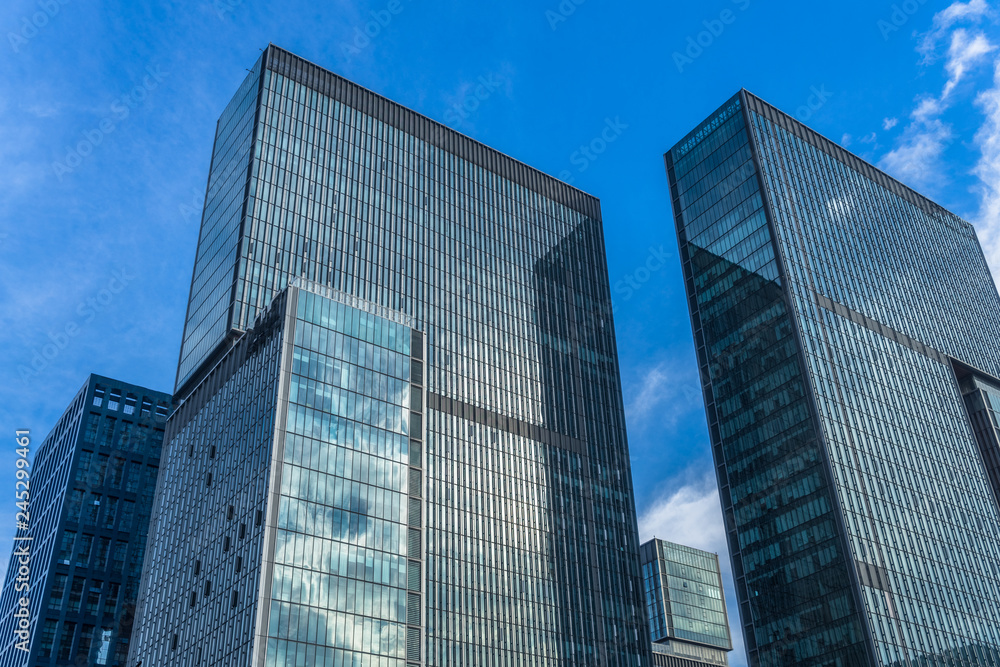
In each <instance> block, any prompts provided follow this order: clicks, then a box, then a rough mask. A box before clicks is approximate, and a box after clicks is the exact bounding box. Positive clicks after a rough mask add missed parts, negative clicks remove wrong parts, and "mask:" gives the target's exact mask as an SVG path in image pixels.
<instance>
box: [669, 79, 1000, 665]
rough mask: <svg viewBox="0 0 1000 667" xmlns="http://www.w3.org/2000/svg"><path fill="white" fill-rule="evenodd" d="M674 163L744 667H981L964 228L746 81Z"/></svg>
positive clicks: (990, 302) (970, 285)
mask: <svg viewBox="0 0 1000 667" xmlns="http://www.w3.org/2000/svg"><path fill="white" fill-rule="evenodd" d="M666 164H667V172H668V178H669V181H670V187H671V196H672V200H673V207H674V217H675V222H676V225H677V232H678V238H679V242H680V247H681V256H682V262H683V268H684V279H685V283H686V288H687V294H688V301H689V306H690V310H691V319H692V325H693V329H694V335H695V342H696V346H697V349H698V357H699V364H700V367H701V377H702V383H703V388H704V395H705V400H706V408H707V414H708V419H709V430H710V434H711V438H712V444H713V453H714V457H715V461H716V464H717V473H718V479H719V485H720V492H721V496H722V500H723V509H724V514H725V517H726V523H727V530H728V537H729V544H730V549H731V553H732V557H733V563H734V572H735V574H736V576H737V591H738V593H739V596H740V609H741V616H742V619H741V620H742V623H743V626H744V632H745V635H746V638H747V648H748V651H749V654H750V659H751V662H752V664H754V665H831V666H832V665H844V666H848V665H850V666H853V665H900V666H902V665H923V664H949V665H961V666H963V667H973V666H977V667H978V666H981V665H987V666H989V667H993V666H994V665H996V664H997V651H998V649H1000V630H998V626H997V623H996V619H997V618H1000V514H998V510H997V506H996V504H995V502H994V501H993V498H992V493H991V490H990V486H989V484H990V482H989V478H988V475H987V470H986V467H985V466H984V463H983V458H982V457H981V455H980V449H979V445H978V444H977V441H976V437H975V435H974V432H973V427H972V424H971V422H970V421H969V417H968V415H967V413H966V408H965V402H964V400H963V392H962V390H961V388H960V385H959V381H958V373H959V371H958V370H957V369H959V368H961V367H970V368H973V369H977V373H979V374H981V375H982V376H984V377H990V378H996V377H997V374H998V373H1000V347H998V346H997V342H998V341H1000V337H998V334H1000V296H998V294H997V290H996V287H995V285H994V283H993V280H992V278H991V276H990V273H989V270H988V268H987V266H986V262H985V259H984V257H983V254H982V251H981V249H980V247H979V244H978V241H977V239H976V235H975V232H974V230H973V228H972V226H971V225H969V224H968V223H967V222H965V221H963V220H961V219H960V218H958V217H957V216H955V215H953V214H951V213H949V212H948V211H946V210H944V209H942V208H941V207H940V206H937V205H936V204H934V203H932V202H930V201H929V200H927V199H926V198H924V197H922V196H920V195H919V194H917V193H915V192H913V191H912V190H910V189H908V188H906V187H905V186H903V185H901V184H900V183H898V182H896V181H894V180H892V179H891V178H889V177H888V176H886V175H885V174H883V173H881V172H879V171H878V170H877V169H875V168H874V167H872V166H870V165H868V164H867V163H864V162H862V161H861V160H859V159H858V158H856V157H855V156H853V155H851V154H850V153H848V152H847V151H845V150H843V149H842V148H840V147H838V146H836V145H835V144H833V143H832V142H830V141H828V140H826V139H824V138H823V137H821V136H819V135H818V134H816V133H815V132H813V131H811V130H809V129H808V128H807V127H805V126H804V125H802V124H801V123H799V122H797V121H795V120H794V119H792V118H790V117H789V116H787V115H785V114H782V113H781V112H779V111H777V110H776V109H774V108H773V107H771V106H770V105H767V104H766V103H764V102H763V101H761V100H760V99H759V98H756V97H754V96H753V95H750V94H749V93H747V92H746V91H741V92H740V93H739V94H738V95H737V96H736V97H734V98H733V99H732V100H730V101H729V102H727V103H726V104H725V105H723V107H722V108H720V109H719V110H718V111H717V112H716V113H715V114H713V115H712V116H711V117H710V118H709V119H708V120H707V121H706V122H705V123H703V124H702V125H701V126H699V127H698V128H697V129H696V130H695V131H694V132H692V133H691V134H690V135H689V136H688V137H686V138H685V139H684V140H682V141H681V142H680V143H679V144H678V145H677V146H675V147H674V148H673V149H672V150H671V151H670V152H669V153H667V155H666Z"/></svg>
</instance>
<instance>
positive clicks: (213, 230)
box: [177, 62, 260, 389]
mask: <svg viewBox="0 0 1000 667" xmlns="http://www.w3.org/2000/svg"><path fill="white" fill-rule="evenodd" d="M259 87H260V63H259V62H258V63H257V65H256V66H255V67H254V69H253V71H252V72H251V73H250V74H249V75H247V77H246V79H245V80H244V81H243V84H242V85H241V86H240V89H239V91H238V92H237V93H236V95H235V96H234V97H233V99H232V101H231V102H230V103H229V105H228V106H227V107H226V109H225V111H223V113H222V116H221V117H220V118H219V123H218V125H217V128H216V134H215V146H214V147H213V150H212V166H211V169H210V171H209V176H208V186H207V191H206V194H205V210H204V212H203V215H202V221H201V230H200V232H199V237H198V254H197V255H196V257H195V263H194V272H193V274H192V277H191V297H190V299H189V301H188V310H187V316H186V318H185V324H184V338H183V341H182V343H181V353H180V361H179V363H178V367H177V389H180V387H181V386H182V385H184V383H185V382H187V381H188V380H189V379H191V375H192V374H193V373H194V371H195V370H197V368H198V365H199V364H200V363H201V362H202V361H203V360H204V359H205V358H206V357H207V356H209V354H210V353H211V351H212V350H213V349H214V348H215V347H216V346H217V345H218V344H219V342H220V341H221V340H222V338H223V337H224V336H225V335H226V333H227V331H228V330H229V328H230V326H231V325H232V324H233V323H232V322H231V321H230V317H231V312H230V308H229V303H230V298H231V297H230V295H231V293H232V291H233V280H234V267H235V262H236V259H237V256H238V253H239V247H240V233H241V231H242V227H241V223H242V220H243V207H244V203H245V201H246V187H247V165H249V164H250V158H251V156H252V155H253V124H254V120H255V117H256V110H257V99H258V89H259ZM251 322H252V320H251Z"/></svg>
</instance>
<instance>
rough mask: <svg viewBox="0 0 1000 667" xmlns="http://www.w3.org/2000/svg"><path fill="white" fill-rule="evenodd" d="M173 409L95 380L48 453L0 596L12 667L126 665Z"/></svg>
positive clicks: (46, 447) (0, 648) (34, 478)
mask: <svg viewBox="0 0 1000 667" xmlns="http://www.w3.org/2000/svg"><path fill="white" fill-rule="evenodd" d="M170 400H171V399H170V394H165V393H163V392H159V391H153V390H151V389H146V388H145V387H139V386H136V385H132V384H128V383H125V382H121V381H119V380H114V379H111V378H107V377H101V376H99V375H91V376H90V377H89V378H88V379H87V382H86V384H84V385H83V388H81V389H80V391H79V392H77V395H76V397H75V398H74V399H73V401H72V402H71V403H70V405H69V407H68V408H67V409H66V411H65V412H64V413H63V415H62V417H61V418H60V419H59V421H58V422H56V425H55V427H53V429H52V431H51V433H49V434H48V436H47V437H46V438H45V439H44V440H43V441H42V442H41V444H40V445H39V446H38V449H37V451H36V452H35V453H34V458H33V460H32V463H31V466H30V467H29V468H26V470H28V471H29V473H30V475H29V478H28V480H27V481H26V484H27V488H26V490H27V491H28V496H27V497H26V498H23V499H24V500H26V501H27V503H28V505H27V510H28V511H27V523H26V525H21V521H23V519H22V520H19V528H18V531H17V534H16V539H15V547H14V553H13V557H12V558H11V561H10V565H9V566H8V568H7V577H6V579H5V581H4V587H3V594H2V596H0V614H2V615H0V632H2V637H3V639H2V645H0V665H2V666H3V667H36V666H37V667H42V666H43V665H44V666H47V665H72V666H73V667H90V666H91V665H108V666H109V667H124V666H125V664H126V658H127V656H128V651H129V639H130V637H131V633H132V626H133V620H134V617H135V602H136V598H137V596H138V593H139V577H140V575H141V572H142V560H143V553H144V551H145V548H146V535H147V531H148V528H149V517H150V511H151V509H152V505H153V490H154V489H155V488H156V478H157V472H158V469H159V463H160V448H161V446H162V444H163V429H164V424H165V422H166V418H167V414H168V412H169V407H170ZM21 488H24V487H21ZM18 497H19V498H22V496H18ZM22 568H24V569H22ZM25 569H26V570H27V572H25V571H24V570H25ZM23 584H27V588H26V589H25V588H23ZM22 598H25V599H26V600H27V605H22V603H21V600H22ZM25 608H26V609H27V612H28V613H27V617H26V618H25V617H24V616H23V611H22V609H25ZM22 618H24V620H26V625H27V627H26V628H25V627H24V625H25V624H22V623H21V620H22ZM17 630H21V631H22V632H23V631H24V630H26V632H23V634H19V633H17V632H16V631H17ZM25 649H26V650H25Z"/></svg>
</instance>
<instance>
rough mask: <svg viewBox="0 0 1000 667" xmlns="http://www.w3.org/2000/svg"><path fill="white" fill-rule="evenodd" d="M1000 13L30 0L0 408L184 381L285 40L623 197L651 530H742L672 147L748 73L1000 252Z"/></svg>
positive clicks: (635, 409)
mask: <svg viewBox="0 0 1000 667" xmlns="http://www.w3.org/2000/svg"><path fill="white" fill-rule="evenodd" d="M397 3H398V4H397ZM392 9H395V10H396V11H395V12H393V11H390V10H392ZM373 12H374V13H373ZM998 17H1000V16H998V12H997V8H996V7H991V6H990V4H989V3H987V2H985V0H970V2H967V3H954V4H950V5H949V4H948V3H946V2H931V1H927V2H921V1H920V0H907V2H890V1H879V0H874V1H873V0H865V1H864V2H862V1H860V0H842V1H841V2H837V3H801V2H788V1H785V2H770V3H764V2H762V1H761V0H735V1H734V0H710V1H706V2H699V3H680V2H626V3H608V2H599V1H598V0H575V1H574V0H564V1H563V2H561V3H560V2H559V1H558V0H550V1H548V2H545V1H540V2H526V1H522V0H510V1H508V2H504V3H482V4H480V3H467V2H454V1H452V2H439V3H433V4H432V3H427V2H420V1H419V0H395V2H390V0H373V1H372V2H350V3H348V2H337V1H334V2H326V3H316V2H299V1H296V0H286V2H282V3H277V2H255V1H251V0H243V1H240V0H217V1H215V2H212V1H211V0H209V1H205V2H188V3H180V2H177V3H165V2H160V3H156V2H150V3H134V2H114V1H108V2H104V3H100V4H96V3H85V2H80V1H78V0H42V1H41V2H38V1H37V0H36V1H29V0H8V2H6V3H4V5H3V7H2V9H0V37H2V39H0V183H2V184H3V185H2V187H0V299H2V302H3V308H0V313H2V315H0V317H2V318H3V326H2V327H0V347H2V349H3V350H4V366H3V373H4V375H3V382H2V384H0V423H2V425H3V428H4V429H6V431H7V433H8V434H10V436H11V439H10V440H8V442H9V443H13V432H14V430H15V429H17V428H25V427H27V428H30V429H31V430H32V432H33V434H34V436H35V442H36V444H40V442H41V440H42V438H43V437H44V435H45V433H46V432H47V431H48V429H49V428H51V426H52V425H53V423H54V422H55V420H56V419H57V418H58V416H59V414H60V413H61V412H62V410H63V409H64V407H65V406H66V404H67V403H68V402H69V400H70V399H71V398H72V396H73V395H74V392H75V391H76V390H77V389H78V388H79V387H80V386H81V385H82V383H83V381H84V379H85V377H86V375H87V374H88V373H89V372H91V371H94V372H98V373H102V374H106V375H111V376H115V377H121V378H122V379H124V380H127V381H130V382H135V383H138V384H144V385H147V386H151V387H154V388H160V389H164V390H167V389H169V388H170V387H171V386H172V381H173V377H174V371H175V367H176V362H177V351H178V347H179V343H180V338H181V328H182V324H183V318H184V308H185V303H186V298H187V290H188V285H189V280H190V274H191V265H192V261H193V253H194V248H195V244H196V242H197V234H198V222H199V219H200V205H201V201H202V198H203V196H204V186H205V180H206V174H207V169H208V164H209V158H210V153H211V146H212V138H213V133H214V129H215V122H216V119H217V118H218V116H219V113H220V112H221V110H222V108H223V107H224V105H225V104H226V102H227V101H228V99H229V98H230V96H231V95H232V94H233V92H234V91H235V90H236V87H237V85H238V84H239V82H240V81H241V80H242V79H243V77H244V76H245V74H246V72H245V69H246V68H248V67H250V66H251V65H252V63H253V62H254V61H255V59H256V58H257V56H258V55H259V49H261V48H263V47H264V46H265V45H266V44H267V43H268V42H274V43H276V44H278V45H280V46H283V47H285V48H288V49H290V50H292V51H294V52H296V53H298V54H300V55H302V56H303V57H305V58H307V59H309V60H312V61H314V62H316V63H318V64H320V65H323V66H325V67H328V68H330V69H332V70H334V71H336V72H338V73H341V74H343V75H344V76H346V77H348V78H350V79H353V80H355V81H357V82H359V83H361V84H362V85H364V86H366V87H368V88H371V89H374V90H375V91H377V92H379V93H382V94H384V95H386V96H388V97H390V98H392V99H395V100H397V101H399V102H401V103H403V104H405V105H406V106H409V107H411V108H413V109H416V110H417V111H420V112H422V113H424V114H426V115H428V116H430V117H432V118H435V119H438V120H441V121H442V122H446V123H448V124H449V125H452V126H453V127H455V128H456V129H458V130H460V131H462V132H464V133H466V134H469V135H471V136H473V137H475V138H476V139H478V140H480V141H483V142H485V143H487V144H489V145H491V146H494V147H496V148H498V149H499V150H501V151H503V152H505V153H507V154H509V155H512V156H514V157H516V158H518V159H520V160H523V161H525V162H527V163H528V164H531V165H533V166H535V167H537V168H539V169H542V170H543V171H546V172H548V173H551V174H554V175H556V176H560V177H562V178H564V179H567V180H570V179H571V180H572V182H573V184H574V185H576V186H578V187H580V188H582V189H584V190H587V191H589V192H591V193H593V194H595V195H597V196H598V197H600V198H601V200H602V204H603V212H604V220H605V233H606V237H607V247H608V253H609V263H610V272H611V276H612V284H613V285H615V286H616V288H615V290H614V292H615V295H614V296H615V306H616V324H617V330H618V336H619V347H620V351H621V365H622V372H623V381H624V390H625V396H626V404H627V411H628V421H629V431H630V442H631V453H632V457H633V465H634V470H633V474H634V478H635V488H636V500H637V504H638V512H639V517H640V530H641V532H642V533H643V538H647V537H650V536H652V535H653V534H654V533H655V534H656V535H657V536H658V537H662V538H666V539H672V540H675V541H680V542H684V543H688V544H692V545H694V546H701V547H704V548H708V549H711V550H713V551H718V552H721V553H723V555H724V556H725V544H724V538H723V535H722V530H721V513H720V512H719V509H718V502H717V498H716V495H715V488H714V482H713V481H712V479H713V478H712V477H711V475H712V466H711V455H710V452H709V449H708V444H707V443H708V440H707V438H708V436H707V432H706V427H705V419H704V413H703V408H702V404H701V398H700V388H699V385H698V380H697V370H696V365H695V361H694V349H693V343H692V339H691V331H690V325H689V321H688V315H687V309H686V305H685V301H684V297H683V285H682V282H681V274H680V265H679V262H678V260H677V244H676V240H675V236H674V231H673V223H672V219H671V214H670V208H669V199H668V194H667V184H666V178H665V176H664V173H663V162H662V154H663V152H664V151H666V150H667V149H668V148H670V147H671V146H672V145H673V144H674V143H675V142H676V141H677V140H679V139H680V138H681V137H682V136H683V135H684V134H685V133H686V132H687V131H689V130H690V129H691V128H692V127H693V126H694V125H695V124H696V123H697V122H698V121H700V120H701V119H703V118H704V117H705V116H706V115H708V114H709V113H710V112H711V111H712V110H713V109H715V108H716V107H717V106H719V105H720V104H721V103H722V102H723V101H724V100H726V99H727V98H728V97H729V96H731V95H732V94H733V93H735V92H736V91H737V90H738V89H739V88H740V87H746V88H748V89H749V90H751V91H753V92H755V93H756V94H757V95H759V96H761V97H763V98H764V99H766V100H768V101H770V102H771V103H773V104H775V105H777V106H778V107H779V108H782V109H784V110H786V111H789V112H790V113H793V114H795V115H797V116H799V117H800V118H802V119H803V120H805V121H806V122H808V123H809V124H810V125H812V126H813V127H814V128H816V129H817V130H818V131H820V132H822V133H823V134H825V135H827V136H829V137H830V138H832V139H834V140H835V141H838V142H841V143H843V144H845V145H847V147H848V148H850V149H851V150H852V151H854V152H856V153H857V154H859V155H860V156H862V157H864V158H865V159H868V160H870V161H872V162H875V163H877V164H880V165H881V166H883V167H884V168H886V169H888V170H889V171H890V172H891V173H893V174H895V175H897V176H898V177H899V178H901V179H902V180H904V181H905V182H907V183H908V184H911V185H913V186H914V187H917V188H918V189H920V190H922V191H923V192H925V193H926V194H928V195H929V196H931V197H932V198H934V199H936V200H937V201H939V202H940V203H941V204H943V205H944V206H946V207H948V208H951V209H952V210H954V211H955V212H956V213H959V214H960V215H963V216H964V217H966V218H968V219H969V220H971V221H973V222H974V223H975V224H976V225H977V226H978V227H979V229H980V233H981V237H982V238H983V240H984V244H985V245H986V252H987V257H988V258H989V259H990V261H991V263H992V264H993V265H994V267H998V266H1000V261H998V260H1000V250H998V249H1000V235H998V230H1000V225H998V224H997V220H998V218H1000V194H998V190H1000V70H998V64H1000V52H998V51H997V50H996V48H995V45H997V44H1000V34H998V29H997V19H998ZM372 21H376V22H377V21H381V24H379V23H375V24H373V26H372V27H371V30H370V32H372V33H377V34H375V36H374V37H371V38H368V39H362V38H359V34H361V33H362V32H363V31H364V30H365V29H366V24H368V23H370V22H372ZM375 26H377V30H376V29H375ZM606 128H610V129H608V130H607V132H605V131H606ZM602 133H605V136H606V137H607V136H613V137H614V141H612V142H610V143H607V144H606V147H605V149H604V150H603V152H601V153H599V154H595V153H593V152H591V153H589V154H588V153H587V152H585V151H584V150H582V149H583V148H584V147H586V146H587V145H589V144H591V142H592V141H594V140H595V139H597V138H598V137H601V135H602ZM116 276H117V277H118V279H119V281H120V283H116V285H117V284H121V282H123V283H124V289H122V290H120V291H119V292H118V293H117V294H114V295H112V296H111V297H110V298H108V293H107V292H105V291H104V290H106V289H107V288H108V287H109V285H110V284H111V281H112V279H113V278H115V277H116ZM630 281H631V285H632V286H631V287H630V286H629V284H630ZM67 327H70V330H71V331H74V334H73V335H71V336H62V335H60V332H65V331H66V328H67ZM52 340H55V341H56V343H58V344H60V345H59V350H58V353H57V354H56V355H55V357H54V358H53V359H51V360H48V359H44V358H36V355H38V354H41V352H42V350H43V348H44V346H46V345H47V344H48V343H49V342H50V341H52ZM49 351H50V352H51V348H50V350H49ZM33 359H34V361H35V362H36V364H35V367H32V361H33ZM24 368H28V369H30V371H27V372H26V371H24V370H23V369H24ZM12 449H13V448H12V447H9V448H5V449H4V450H3V451H2V453H0V488H3V485H4V484H8V485H9V488H10V490H11V493H10V494H9V495H4V494H0V498H7V499H8V502H7V503H6V504H5V505H4V506H2V507H0V562H3V560H5V559H6V557H7V555H8V552H9V545H10V536H11V535H12V534H13V516H12V515H13V513H12V512H11V509H12V506H13V488H14V477H13V471H14V467H13V454H12ZM4 479H6V480H7V481H6V482H5V481H4ZM726 560H727V559H726V558H725V557H724V558H723V561H724V562H725V561H726ZM727 570H728V564H727ZM730 596H731V597H732V592H731V588H730ZM731 607H732V605H731ZM731 613H732V617H733V619H736V618H737V615H736V610H735V607H732V612H731ZM736 639H737V643H738V644H739V645H740V646H742V639H741V638H739V637H738V636H737V638H736ZM743 663H744V658H743V657H742V654H741V652H740V651H738V652H737V653H736V654H734V664H736V665H742V664H743Z"/></svg>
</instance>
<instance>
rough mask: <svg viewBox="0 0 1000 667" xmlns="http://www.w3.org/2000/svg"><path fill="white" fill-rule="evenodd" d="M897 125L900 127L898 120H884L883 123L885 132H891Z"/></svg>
mask: <svg viewBox="0 0 1000 667" xmlns="http://www.w3.org/2000/svg"><path fill="white" fill-rule="evenodd" d="M897 125H899V119H898V118H886V119H884V120H883V121H882V128H883V129H884V130H886V131H888V130H891V129H892V128H894V127H896V126H897Z"/></svg>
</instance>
